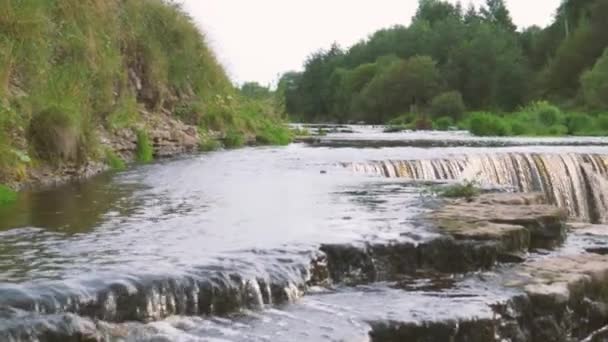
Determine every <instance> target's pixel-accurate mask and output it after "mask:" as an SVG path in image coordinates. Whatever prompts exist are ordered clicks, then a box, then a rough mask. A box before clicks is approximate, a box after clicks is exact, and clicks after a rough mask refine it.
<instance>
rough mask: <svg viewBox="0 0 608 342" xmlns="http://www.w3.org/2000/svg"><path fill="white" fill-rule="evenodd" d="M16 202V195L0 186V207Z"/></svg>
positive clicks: (5, 187)
mask: <svg viewBox="0 0 608 342" xmlns="http://www.w3.org/2000/svg"><path fill="white" fill-rule="evenodd" d="M16 200H17V193H15V192H14V191H12V190H11V189H9V188H8V187H7V186H5V185H1V184H0V205H7V204H10V203H12V202H14V201H16Z"/></svg>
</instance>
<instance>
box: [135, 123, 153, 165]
mask: <svg viewBox="0 0 608 342" xmlns="http://www.w3.org/2000/svg"><path fill="white" fill-rule="evenodd" d="M136 156H137V161H138V162H140V163H149V162H151V161H153V160H154V149H153V147H152V143H151V142H150V138H149V137H148V132H146V131H145V130H139V131H137V154H136Z"/></svg>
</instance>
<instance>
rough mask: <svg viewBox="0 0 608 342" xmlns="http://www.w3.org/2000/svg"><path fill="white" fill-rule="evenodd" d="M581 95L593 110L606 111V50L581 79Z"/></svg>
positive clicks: (607, 94)
mask: <svg viewBox="0 0 608 342" xmlns="http://www.w3.org/2000/svg"><path fill="white" fill-rule="evenodd" d="M581 81H582V85H583V95H584V98H585V102H586V104H587V105H588V106H590V107H592V108H595V109H602V110H607V109H608V48H607V49H606V50H604V54H603V55H602V57H600V58H599V59H598V61H597V63H595V66H594V67H593V69H591V70H589V71H587V72H585V73H584V74H583V77H582V80H581Z"/></svg>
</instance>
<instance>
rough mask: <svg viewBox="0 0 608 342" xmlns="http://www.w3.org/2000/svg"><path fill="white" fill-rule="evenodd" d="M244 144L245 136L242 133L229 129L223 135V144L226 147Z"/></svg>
mask: <svg viewBox="0 0 608 342" xmlns="http://www.w3.org/2000/svg"><path fill="white" fill-rule="evenodd" d="M243 145H245V136H244V135H243V133H240V132H237V131H235V130H230V131H228V132H227V133H226V136H225V137H224V146H225V147H226V148H237V147H241V146H243Z"/></svg>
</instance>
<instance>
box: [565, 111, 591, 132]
mask: <svg viewBox="0 0 608 342" xmlns="http://www.w3.org/2000/svg"><path fill="white" fill-rule="evenodd" d="M566 126H567V127H568V134H571V135H584V134H592V133H593V132H595V131H597V129H596V127H594V120H593V117H591V116H590V115H588V114H583V113H572V114H570V115H568V117H567V119H566Z"/></svg>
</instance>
